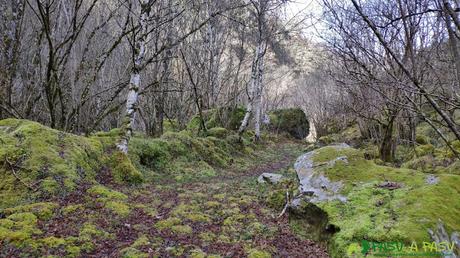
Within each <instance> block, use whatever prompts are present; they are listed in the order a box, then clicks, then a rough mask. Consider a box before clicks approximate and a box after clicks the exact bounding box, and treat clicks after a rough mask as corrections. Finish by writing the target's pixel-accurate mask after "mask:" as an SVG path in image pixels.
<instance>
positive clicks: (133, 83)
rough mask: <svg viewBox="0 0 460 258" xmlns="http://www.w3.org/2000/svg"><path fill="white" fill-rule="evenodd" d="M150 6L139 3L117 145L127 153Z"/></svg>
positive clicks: (139, 80) (139, 81) (144, 1)
mask: <svg viewBox="0 0 460 258" xmlns="http://www.w3.org/2000/svg"><path fill="white" fill-rule="evenodd" d="M149 10H150V4H149V1H148V0H142V1H141V16H140V18H139V28H140V32H139V34H138V36H136V38H135V42H134V44H133V47H132V51H133V53H134V55H135V59H134V64H133V68H132V71H131V79H130V81H129V89H128V97H127V99H126V114H125V118H124V119H123V125H122V128H121V129H122V131H121V139H120V141H119V143H118V144H117V148H118V149H119V150H120V151H121V152H123V153H128V143H129V140H130V138H131V136H132V134H133V124H134V119H135V114H136V109H137V103H138V99H139V87H140V83H141V75H140V69H141V63H142V60H143V59H144V55H145V45H146V44H145V43H146V38H147V19H148V15H149Z"/></svg>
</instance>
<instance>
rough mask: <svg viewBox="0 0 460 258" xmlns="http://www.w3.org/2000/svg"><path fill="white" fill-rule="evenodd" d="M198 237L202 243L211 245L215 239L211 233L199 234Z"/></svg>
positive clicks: (214, 235)
mask: <svg viewBox="0 0 460 258" xmlns="http://www.w3.org/2000/svg"><path fill="white" fill-rule="evenodd" d="M199 237H200V239H201V240H202V241H203V242H207V243H211V242H213V241H214V240H215V239H216V234H214V233H212V232H201V233H200V235H199Z"/></svg>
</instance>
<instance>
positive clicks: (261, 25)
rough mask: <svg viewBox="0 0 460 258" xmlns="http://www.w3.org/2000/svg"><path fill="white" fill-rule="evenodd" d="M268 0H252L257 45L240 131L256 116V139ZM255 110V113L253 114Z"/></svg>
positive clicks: (258, 130)
mask: <svg viewBox="0 0 460 258" xmlns="http://www.w3.org/2000/svg"><path fill="white" fill-rule="evenodd" d="M268 3H269V1H268V0H257V1H251V4H252V7H253V11H252V13H253V14H254V16H255V18H256V22H257V27H256V28H257V36H256V37H257V41H256V42H257V45H256V49H255V51H254V59H253V61H252V68H251V80H250V86H249V90H248V103H247V105H246V113H245V115H244V118H243V120H242V121H241V126H240V128H239V130H238V133H239V134H240V135H241V134H242V133H243V132H244V131H245V130H246V128H247V127H248V125H249V119H250V118H251V116H254V120H255V140H259V139H260V118H261V117H260V116H261V114H260V113H261V110H260V109H261V102H262V91H263V72H264V56H265V53H266V51H267V42H266V40H267V38H266V33H267V32H266V24H265V23H266V21H265V19H266V13H267V11H268V7H269V6H268ZM254 111H255V114H253V113H254Z"/></svg>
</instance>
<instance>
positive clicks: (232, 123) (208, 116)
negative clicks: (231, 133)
mask: <svg viewBox="0 0 460 258" xmlns="http://www.w3.org/2000/svg"><path fill="white" fill-rule="evenodd" d="M244 115H245V109H244V108H241V107H236V108H233V107H220V108H216V109H210V110H204V111H203V119H204V121H205V125H206V128H207V129H212V128H215V127H223V128H227V129H229V130H237V129H238V128H239V126H240V124H241V121H242V120H243V118H244ZM199 128H200V118H199V116H198V115H195V116H194V117H192V119H191V120H190V122H189V123H188V124H187V129H188V130H191V131H198V130H199Z"/></svg>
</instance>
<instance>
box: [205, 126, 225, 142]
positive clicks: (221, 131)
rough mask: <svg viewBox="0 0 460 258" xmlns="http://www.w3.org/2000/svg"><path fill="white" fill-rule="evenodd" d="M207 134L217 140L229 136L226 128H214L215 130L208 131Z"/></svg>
mask: <svg viewBox="0 0 460 258" xmlns="http://www.w3.org/2000/svg"><path fill="white" fill-rule="evenodd" d="M207 134H208V136H213V137H216V138H222V139H223V138H225V137H226V136H228V135H229V131H228V130H227V129H225V128H222V127H214V128H210V129H209V130H208V131H207Z"/></svg>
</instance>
